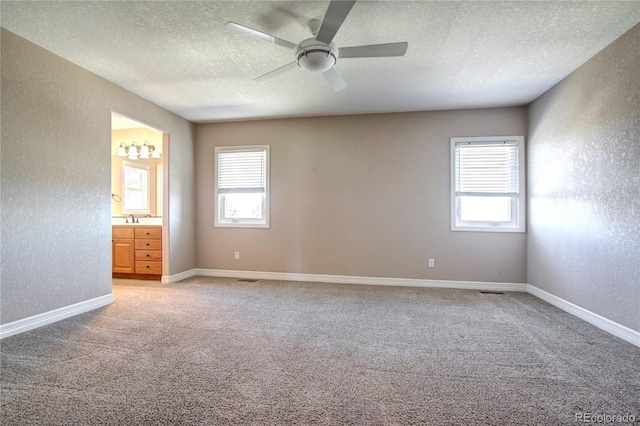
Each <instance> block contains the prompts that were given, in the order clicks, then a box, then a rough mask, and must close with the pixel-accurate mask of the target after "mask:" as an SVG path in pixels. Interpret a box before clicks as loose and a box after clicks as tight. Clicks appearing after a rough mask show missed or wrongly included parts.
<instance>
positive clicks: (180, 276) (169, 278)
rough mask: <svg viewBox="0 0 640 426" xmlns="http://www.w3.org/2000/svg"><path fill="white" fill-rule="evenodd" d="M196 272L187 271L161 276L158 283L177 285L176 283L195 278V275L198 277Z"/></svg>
mask: <svg viewBox="0 0 640 426" xmlns="http://www.w3.org/2000/svg"><path fill="white" fill-rule="evenodd" d="M197 272H198V270H197V269H189V270H188V271H183V272H178V273H177V274H174V275H163V276H162V277H161V278H160V283H161V284H173V283H177V282H178V281H182V280H186V279H187V278H191V277H195V276H196V275H198V273H197Z"/></svg>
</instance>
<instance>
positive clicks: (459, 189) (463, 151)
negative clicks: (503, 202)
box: [455, 142, 519, 196]
mask: <svg viewBox="0 0 640 426" xmlns="http://www.w3.org/2000/svg"><path fill="white" fill-rule="evenodd" d="M518 170H519V169H518V146H517V145H516V144H515V143H513V142H496V143H470V142H458V143H457V144H456V148H455V173H456V179H455V183H456V195H457V196H461V195H479V194H482V195H484V196H491V195H495V196H504V195H517V194H518V187H519V185H518Z"/></svg>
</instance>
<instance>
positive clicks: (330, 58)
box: [296, 38, 338, 72]
mask: <svg viewBox="0 0 640 426" xmlns="http://www.w3.org/2000/svg"><path fill="white" fill-rule="evenodd" d="M337 60H338V48H337V47H336V46H335V45H334V44H333V43H331V44H327V43H323V42H321V41H318V40H316V39H315V38H308V39H306V40H303V41H301V42H300V44H298V46H296V62H297V63H298V65H299V66H300V67H301V68H304V69H305V70H307V71H311V72H325V71H327V70H328V69H329V68H331V67H333V66H334V65H335V64H336V61H337Z"/></svg>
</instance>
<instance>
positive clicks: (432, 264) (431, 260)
mask: <svg viewBox="0 0 640 426" xmlns="http://www.w3.org/2000/svg"><path fill="white" fill-rule="evenodd" d="M435 267H436V260H435V259H429V268H435Z"/></svg>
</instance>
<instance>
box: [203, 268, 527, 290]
mask: <svg viewBox="0 0 640 426" xmlns="http://www.w3.org/2000/svg"><path fill="white" fill-rule="evenodd" d="M192 271H195V273H193V275H191V276H194V275H200V276H205V277H226V278H248V279H262V280H281V281H308V282H320V283H337V284H364V285H386V286H400V287H432V288H458V289H467V290H489V291H522V292H526V291H527V284H526V283H494V282H480V281H444V280H425V279H411V278H383V277H358V276H351V275H318V274H296V273H288V272H260V271H235V270H224V269H195V270H192Z"/></svg>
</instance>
